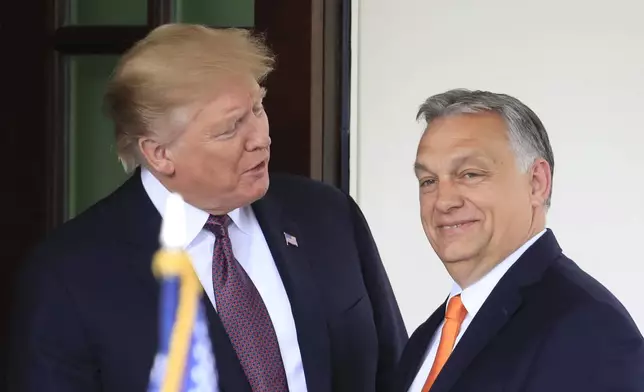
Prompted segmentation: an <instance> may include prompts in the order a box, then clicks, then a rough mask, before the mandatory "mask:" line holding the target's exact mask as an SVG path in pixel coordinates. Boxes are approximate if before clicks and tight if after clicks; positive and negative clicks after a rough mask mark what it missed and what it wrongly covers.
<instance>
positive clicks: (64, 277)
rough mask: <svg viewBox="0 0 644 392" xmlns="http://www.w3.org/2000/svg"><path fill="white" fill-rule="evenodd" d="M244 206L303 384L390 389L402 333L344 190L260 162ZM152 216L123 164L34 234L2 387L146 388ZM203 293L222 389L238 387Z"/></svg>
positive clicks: (154, 293) (315, 389) (153, 302)
mask: <svg viewBox="0 0 644 392" xmlns="http://www.w3.org/2000/svg"><path fill="white" fill-rule="evenodd" d="M252 207H253V210H254V212H255V214H256V216H257V219H258V221H259V223H260V226H261V227H262V230H263V232H264V235H265V237H266V240H267V242H268V244H269V247H270V249H271V253H272V254H273V258H274V259H275V263H276V265H277V267H278V270H279V273H280V275H281V277H282V280H283V282H284V286H285V288H286V291H287V294H288V297H289V300H290V302H291V307H292V311H293V316H294V319H295V324H296V328H297V337H298V342H299V346H300V351H301V355H302V360H303V366H304V372H305V375H306V382H307V387H308V391H309V392H331V391H347V392H349V391H350V392H357V391H386V390H389V389H390V388H391V386H392V380H393V377H392V376H393V372H394V370H395V364H396V362H397V360H398V359H399V357H400V354H401V352H402V350H403V348H404V344H405V343H406V341H407V333H406V330H405V327H404V324H403V320H402V317H401V314H400V311H399V309H398V305H397V303H396V300H395V298H394V294H393V292H392V289H391V287H390V284H389V281H388V279H387V276H386V275H385V270H384V268H383V265H382V263H381V260H380V257H379V255H378V251H377V249H376V245H375V244H374V241H373V239H372V237H371V234H370V232H369V229H368V227H367V224H366V222H365V219H364V217H363V216H362V213H361V212H360V210H359V209H358V207H357V206H356V204H355V203H354V202H353V201H352V199H351V198H349V197H348V196H346V195H345V194H343V193H341V192H340V191H338V190H336V189H335V188H332V187H330V186H327V185H323V184H321V183H317V182H313V181H311V180H308V179H304V178H297V177H292V176H272V178H271V185H270V187H269V191H268V193H267V194H266V196H265V197H264V198H262V199H261V200H259V201H257V202H256V203H254V204H253V206H252ZM160 224H161V217H160V215H159V213H158V212H157V210H156V209H155V207H154V206H153V204H152V202H151V201H150V200H149V198H148V196H147V194H146V193H145V190H144V188H143V186H142V184H141V180H140V175H139V173H136V174H135V175H134V176H133V177H132V178H131V179H129V180H128V181H127V182H126V183H125V184H124V185H123V186H122V187H121V188H119V189H118V190H117V191H115V193H113V194H112V195H110V196H108V197H107V198H106V199H104V200H102V201H100V202H99V203H98V204H97V205H95V206H94V207H92V208H91V209H89V210H88V211H87V212H85V213H83V214H81V215H80V216H78V217H77V218H76V219H73V220H72V221H70V222H68V223H66V224H64V225H63V226H62V227H61V228H60V229H58V230H56V231H55V232H54V233H53V234H52V235H51V236H50V238H48V239H47V240H46V241H45V242H44V243H43V244H42V245H41V246H39V247H38V249H37V250H36V251H35V252H34V255H33V257H31V259H30V260H29V261H28V262H27V263H26V264H25V268H24V270H23V271H22V273H21V274H20V279H19V281H18V282H17V286H16V288H17V291H16V300H17V302H16V303H15V305H14V306H13V308H14V309H15V310H16V313H15V314H14V315H13V317H12V325H13V329H12V335H11V341H12V348H11V354H10V355H11V356H10V358H9V360H10V363H11V369H10V371H9V381H10V387H11V388H10V390H12V391H20V392H54V391H56V392H57V391H61V392H62V391H65V392H93V391H102V392H110V391H113V392H142V391H145V390H146V388H147V383H148V379H149V372H150V368H151V366H152V361H153V358H154V355H155V352H156V348H157V329H158V327H157V307H158V300H159V292H158V291H159V286H158V282H157V281H156V280H155V278H154V277H153V275H152V272H151V262H152V255H153V253H154V252H155V251H156V250H157V249H158V246H159V241H158V237H159V229H160ZM284 232H286V233H290V234H292V235H294V236H295V237H296V238H297V242H298V246H297V247H294V246H288V245H287V244H286V242H285V239H284ZM204 301H207V297H206V296H204ZM206 307H207V308H208V319H209V327H210V335H211V339H212V341H213V346H214V353H215V357H216V362H217V366H218V369H217V370H218V374H219V384H220V388H221V390H222V391H225V392H250V387H249V384H248V382H247V381H246V378H245V377H244V374H243V372H242V369H241V366H240V364H239V361H238V360H237V358H236V356H235V353H234V351H233V348H232V346H231V344H230V341H229V339H228V337H227V335H226V334H225V331H224V329H223V326H222V324H221V322H220V320H219V318H218V316H217V314H216V312H215V311H214V309H213V307H212V306H211V305H210V303H207V304H206ZM292 392H297V391H292Z"/></svg>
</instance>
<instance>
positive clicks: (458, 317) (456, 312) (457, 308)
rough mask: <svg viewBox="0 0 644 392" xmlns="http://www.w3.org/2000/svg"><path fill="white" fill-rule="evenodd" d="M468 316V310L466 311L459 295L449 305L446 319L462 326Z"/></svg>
mask: <svg viewBox="0 0 644 392" xmlns="http://www.w3.org/2000/svg"><path fill="white" fill-rule="evenodd" d="M466 315H467V309H465V306H463V301H462V300H461V295H460V294H459V295H455V296H453V297H452V298H451V299H450V300H449V302H448V303H447V312H445V318H446V319H448V320H454V321H457V322H458V323H459V324H460V323H462V322H463V320H464V319H465V316H466Z"/></svg>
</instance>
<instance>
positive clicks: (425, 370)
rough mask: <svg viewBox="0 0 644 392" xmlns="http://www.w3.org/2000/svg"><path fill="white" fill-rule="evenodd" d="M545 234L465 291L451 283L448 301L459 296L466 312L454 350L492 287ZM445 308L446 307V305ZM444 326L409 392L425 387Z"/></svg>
mask: <svg viewBox="0 0 644 392" xmlns="http://www.w3.org/2000/svg"><path fill="white" fill-rule="evenodd" d="M545 232H546V230H543V231H541V232H540V233H538V234H537V235H535V236H534V237H532V238H531V239H529V240H528V241H527V242H526V243H525V244H523V245H522V246H521V247H520V248H519V249H517V250H516V251H514V252H513V253H512V254H511V255H510V256H508V257H507V258H506V259H505V260H503V261H502V262H501V263H499V264H498V265H496V267H494V268H493V269H492V270H490V272H488V273H487V274H486V275H485V276H484V277H482V278H481V279H479V280H478V281H477V282H476V283H474V284H473V285H471V286H469V287H468V288H466V289H465V290H463V289H461V287H460V286H459V285H458V284H457V283H456V282H453V284H452V291H451V292H450V294H449V298H448V301H449V299H451V298H452V297H454V296H456V295H458V294H460V295H461V301H462V302H463V306H465V309H466V310H467V316H465V320H463V323H462V324H461V329H460V331H459V334H458V336H457V337H456V342H455V343H454V348H456V345H457V344H458V342H459V341H460V340H461V337H462V336H463V334H465V331H466V330H467V327H468V326H469V325H470V323H471V322H472V319H473V318H474V316H476V313H478V311H479V309H481V307H482V306H483V303H484V302H485V300H486V299H487V297H488V296H489V295H490V293H491V292H492V290H494V287H496V285H497V283H499V281H500V280H501V278H502V277H503V275H505V273H506V272H508V270H509V269H510V267H512V265H514V263H515V262H516V261H517V260H518V259H519V257H521V255H522V254H523V253H524V252H525V251H526V250H527V249H528V248H529V247H530V246H531V245H532V244H534V242H535V241H536V240H538V239H539V237H541V236H542V235H543V233H545ZM445 306H447V304H446V305H445ZM446 310H447V308H446ZM444 324H445V320H443V322H441V324H440V325H439V326H438V328H437V329H436V332H434V336H433V337H432V340H431V341H430V343H429V349H428V350H427V353H426V354H425V359H424V361H423V364H422V366H421V367H420V369H419V370H418V373H417V374H416V378H415V379H414V382H413V383H412V384H411V386H410V387H409V392H420V391H421V390H422V389H423V385H425V381H426V380H427V377H428V376H429V372H430V370H431V369H432V365H433V364H434V359H435V358H436V352H437V351H438V344H439V343H440V340H441V334H442V330H443V325H444Z"/></svg>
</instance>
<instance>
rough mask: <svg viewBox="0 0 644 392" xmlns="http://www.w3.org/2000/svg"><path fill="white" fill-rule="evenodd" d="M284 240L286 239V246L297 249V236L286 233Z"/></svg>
mask: <svg viewBox="0 0 644 392" xmlns="http://www.w3.org/2000/svg"><path fill="white" fill-rule="evenodd" d="M284 239H286V245H292V246H295V247H297V238H295V236H292V235H290V234H289V233H284Z"/></svg>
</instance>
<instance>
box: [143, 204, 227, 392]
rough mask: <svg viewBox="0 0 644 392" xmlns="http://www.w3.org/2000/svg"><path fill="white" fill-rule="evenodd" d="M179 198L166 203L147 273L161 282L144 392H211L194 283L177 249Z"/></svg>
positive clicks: (189, 265) (209, 365)
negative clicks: (155, 346) (152, 355)
mask: <svg viewBox="0 0 644 392" xmlns="http://www.w3.org/2000/svg"><path fill="white" fill-rule="evenodd" d="M184 227H185V221H184V217H183V199H182V198H181V196H179V195H175V194H173V195H171V197H170V198H168V203H167V206H166V211H165V214H164V222H163V227H162V229H161V244H162V248H161V249H160V250H159V251H158V252H157V254H156V255H155V256H154V262H153V271H154V273H155V275H156V276H157V278H158V279H159V280H160V283H161V286H160V287H161V293H160V294H161V295H160V297H159V298H160V309H159V345H158V349H157V354H156V356H155V359H154V364H153V366H152V370H151V372H150V383H149V385H148V392H215V391H216V390H217V389H216V385H215V378H214V361H213V355H212V346H211V343H210V337H209V335H208V324H207V321H206V315H205V309H204V307H203V303H202V302H201V296H202V293H203V290H202V287H201V284H200V282H199V279H198V278H197V276H196V275H195V272H194V270H193V267H192V263H191V261H190V257H189V256H188V254H187V253H186V252H185V251H184V250H183V243H182V241H183V238H185V235H184V233H183V228H184Z"/></svg>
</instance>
